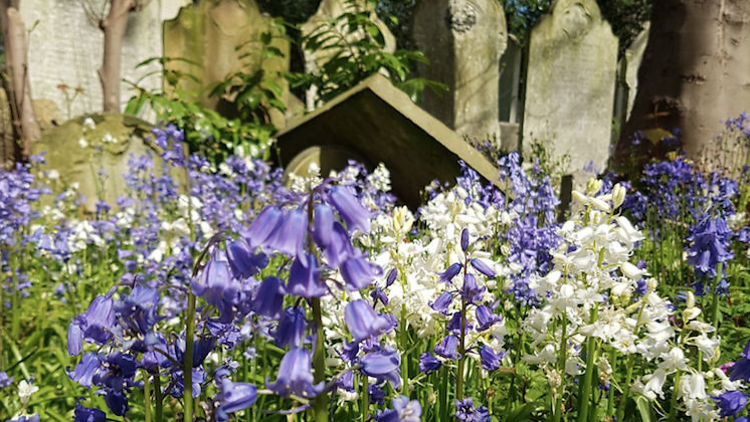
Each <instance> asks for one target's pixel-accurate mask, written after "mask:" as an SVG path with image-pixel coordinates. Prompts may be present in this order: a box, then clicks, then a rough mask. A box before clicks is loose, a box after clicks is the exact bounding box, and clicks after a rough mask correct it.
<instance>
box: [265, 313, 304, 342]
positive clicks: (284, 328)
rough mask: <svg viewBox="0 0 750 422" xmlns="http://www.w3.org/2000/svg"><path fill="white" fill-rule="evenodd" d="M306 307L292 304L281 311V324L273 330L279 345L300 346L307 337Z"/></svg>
mask: <svg viewBox="0 0 750 422" xmlns="http://www.w3.org/2000/svg"><path fill="white" fill-rule="evenodd" d="M305 328H306V323H305V309H304V308H303V307H301V306H297V307H293V306H290V307H288V308H286V309H285V310H284V312H282V313H281V318H279V324H278V326H277V327H276V330H275V331H274V332H273V337H274V339H275V344H276V346H278V347H286V346H289V347H291V348H299V347H301V346H302V343H303V340H304V339H305Z"/></svg>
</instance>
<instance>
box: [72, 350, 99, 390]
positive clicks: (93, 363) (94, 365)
mask: <svg viewBox="0 0 750 422" xmlns="http://www.w3.org/2000/svg"><path fill="white" fill-rule="evenodd" d="M101 367H102V357H101V356H99V355H97V354H96V353H93V352H89V353H86V354H85V355H83V358H81V361H80V362H78V365H76V368H75V369H74V370H73V372H70V367H68V368H67V373H68V376H69V377H70V379H72V380H73V381H75V382H77V383H79V384H81V385H82V386H84V387H86V388H91V385H92V382H93V379H94V375H96V373H97V372H98V371H99V369H100V368H101Z"/></svg>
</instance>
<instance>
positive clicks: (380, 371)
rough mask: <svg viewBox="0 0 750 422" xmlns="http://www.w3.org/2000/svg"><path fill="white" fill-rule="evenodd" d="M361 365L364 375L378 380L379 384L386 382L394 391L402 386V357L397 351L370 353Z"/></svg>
mask: <svg viewBox="0 0 750 422" xmlns="http://www.w3.org/2000/svg"><path fill="white" fill-rule="evenodd" d="M361 363H362V373H363V374H365V375H367V376H370V377H373V378H377V380H378V382H382V381H383V380H386V381H388V382H390V383H391V386H392V387H393V388H394V389H398V387H399V386H400V385H401V375H400V374H401V372H400V370H399V365H400V364H401V357H400V356H399V354H398V352H397V351H395V350H391V349H388V350H379V351H375V352H370V353H368V354H366V355H365V356H364V357H363V358H362V360H361Z"/></svg>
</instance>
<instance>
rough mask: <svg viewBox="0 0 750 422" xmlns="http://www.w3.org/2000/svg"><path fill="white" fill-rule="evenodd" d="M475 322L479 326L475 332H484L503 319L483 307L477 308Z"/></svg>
mask: <svg viewBox="0 0 750 422" xmlns="http://www.w3.org/2000/svg"><path fill="white" fill-rule="evenodd" d="M476 315H477V322H478V323H479V326H478V327H477V331H480V332H481V331H485V330H488V329H490V328H491V327H492V326H493V325H495V323H497V322H500V321H502V319H503V317H502V316H500V315H497V314H495V313H493V312H492V310H491V309H490V308H488V307H487V306H485V305H479V306H477V310H476Z"/></svg>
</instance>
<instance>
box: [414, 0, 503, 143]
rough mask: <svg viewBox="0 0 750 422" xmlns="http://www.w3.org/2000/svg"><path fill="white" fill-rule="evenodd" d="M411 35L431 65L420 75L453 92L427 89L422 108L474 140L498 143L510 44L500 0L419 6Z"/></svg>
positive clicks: (433, 1)
mask: <svg viewBox="0 0 750 422" xmlns="http://www.w3.org/2000/svg"><path fill="white" fill-rule="evenodd" d="M412 33H413V35H414V41H415V42H416V44H417V48H418V49H419V50H420V51H422V52H423V53H424V55H425V56H426V57H427V58H428V59H429V61H430V64H428V65H420V66H418V68H417V73H418V74H419V76H421V77H424V78H427V79H431V80H435V81H438V82H442V83H444V84H446V85H447V86H448V92H446V93H443V94H442V95H437V94H435V93H433V92H431V91H430V90H425V92H424V94H423V98H422V101H421V103H420V105H421V106H422V107H423V108H424V109H425V110H427V111H428V112H429V113H430V114H432V115H433V116H435V117H436V118H438V119H439V120H440V121H442V122H443V123H445V124H446V125H447V126H448V127H450V128H452V129H454V130H455V131H456V132H458V133H459V134H460V135H462V136H464V137H467V138H469V139H470V140H471V141H475V142H479V143H482V142H484V141H487V140H493V138H495V139H499V137H500V133H499V132H500V129H499V126H498V118H499V116H500V111H499V89H500V88H499V83H500V58H501V56H502V55H503V51H505V47H506V45H507V38H508V31H507V28H506V25H505V13H504V12H503V9H502V7H501V6H500V3H499V2H498V1H497V0H429V1H420V2H418V3H417V6H416V8H415V10H414V17H413V21H412Z"/></svg>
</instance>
